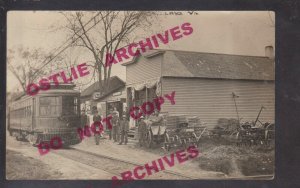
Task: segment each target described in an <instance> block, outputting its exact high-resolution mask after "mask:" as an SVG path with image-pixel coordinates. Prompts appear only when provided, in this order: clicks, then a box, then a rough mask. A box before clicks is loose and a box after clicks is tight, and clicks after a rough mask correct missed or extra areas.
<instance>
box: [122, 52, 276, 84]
mask: <svg viewBox="0 0 300 188" xmlns="http://www.w3.org/2000/svg"><path fill="white" fill-rule="evenodd" d="M159 51H163V52H164V53H156V54H155V55H162V54H163V56H164V57H163V69H162V76H165V77H168V76H170V77H199V78H223V79H246V80H274V78H275V65H274V60H272V59H269V58H268V57H259V56H244V55H229V54H216V53H203V52H186V51H175V50H159ZM151 57H152V56H144V58H149V59H151ZM137 61H138V58H136V59H135V60H133V61H131V62H129V63H127V64H125V66H126V65H127V66H128V65H130V64H133V63H136V62H137Z"/></svg>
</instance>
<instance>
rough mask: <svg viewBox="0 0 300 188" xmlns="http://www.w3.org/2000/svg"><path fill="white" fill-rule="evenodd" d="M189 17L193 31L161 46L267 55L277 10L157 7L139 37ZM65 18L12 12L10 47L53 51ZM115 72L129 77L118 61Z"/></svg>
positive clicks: (11, 82) (11, 81) (62, 36)
mask: <svg viewBox="0 0 300 188" xmlns="http://www.w3.org/2000/svg"><path fill="white" fill-rule="evenodd" d="M177 12H178V11H177ZM185 22H189V23H191V25H192V27H193V30H194V31H193V33H192V34H191V35H189V36H187V37H183V38H181V39H180V40H176V41H172V42H169V43H168V45H160V47H159V49H174V50H183V51H194V52H209V53H222V54H235V55H249V56H265V46H270V45H271V46H273V47H275V14H274V12H271V11H194V12H193V13H192V12H186V11H185V12H181V15H171V14H170V12H169V11H167V12H159V16H158V19H157V21H156V22H155V23H153V26H152V28H151V29H149V32H148V33H136V35H137V39H138V40H137V41H139V40H140V39H143V38H145V37H147V36H152V35H153V34H157V33H160V32H161V31H164V30H168V29H170V28H173V27H175V26H179V25H181V24H183V23H185ZM63 23H64V17H63V16H62V14H60V13H59V12H58V11H9V12H8V15H7V49H15V48H18V47H19V46H23V47H28V48H30V49H35V48H41V49H43V50H45V51H49V52H50V51H52V50H53V49H55V48H57V47H59V46H60V45H61V44H63V43H64V42H65V41H66V40H67V35H66V32H65V31H63V30H59V31H55V30H54V27H55V26H56V25H58V24H62V25H63ZM150 32H152V33H150ZM76 55H77V56H78V60H79V62H85V61H90V60H93V58H92V56H91V55H90V54H89V53H86V52H84V51H82V52H81V53H77V54H76ZM53 63H57V62H55V61H53ZM112 75H117V76H119V77H120V78H121V79H123V80H124V81H126V72H125V67H124V66H121V63H119V64H116V65H114V66H113V68H112ZM86 79H87V82H89V81H90V78H88V77H87V78H86ZM90 83H92V82H90ZM17 88H20V86H19V84H18V81H17V79H16V78H15V77H14V75H12V73H11V72H10V71H7V91H15V90H17Z"/></svg>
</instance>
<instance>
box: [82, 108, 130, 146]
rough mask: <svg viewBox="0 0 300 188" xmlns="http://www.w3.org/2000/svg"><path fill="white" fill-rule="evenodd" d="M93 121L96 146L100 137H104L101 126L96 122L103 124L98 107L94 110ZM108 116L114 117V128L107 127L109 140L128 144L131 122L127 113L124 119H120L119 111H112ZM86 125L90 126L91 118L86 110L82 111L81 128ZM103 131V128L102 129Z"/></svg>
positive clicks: (112, 120) (124, 114)
mask: <svg viewBox="0 0 300 188" xmlns="http://www.w3.org/2000/svg"><path fill="white" fill-rule="evenodd" d="M92 114H93V117H92V121H93V123H94V125H95V126H94V127H95V129H96V131H95V132H94V137H95V142H96V145H99V141H100V137H101V136H103V132H102V131H99V130H101V127H99V125H101V124H100V123H99V124H96V123H95V122H101V120H102V118H101V116H100V115H99V113H98V110H97V107H93V108H92ZM108 116H112V119H111V125H112V127H106V129H108V134H109V139H110V140H111V139H113V140H114V142H117V143H118V144H119V145H121V144H123V143H124V144H127V143H128V131H129V121H128V120H127V116H126V113H123V115H122V117H119V116H120V114H119V112H118V111H117V110H113V109H111V110H110V114H109V115H108ZM86 125H90V121H89V117H88V116H87V115H86V114H85V110H84V109H83V110H82V111H81V126H82V127H85V126H86ZM102 129H103V127H102Z"/></svg>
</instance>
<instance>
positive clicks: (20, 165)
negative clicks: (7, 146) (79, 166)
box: [6, 150, 62, 180]
mask: <svg viewBox="0 0 300 188" xmlns="http://www.w3.org/2000/svg"><path fill="white" fill-rule="evenodd" d="M61 175H62V174H61V173H60V172H58V171H54V170H51V168H50V166H49V165H47V164H44V163H42V162H40V161H39V160H37V159H34V158H32V157H25V156H24V155H22V154H21V153H19V152H15V151H11V150H7V152H6V178H7V179H8V180H29V179H59V178H60V177H61Z"/></svg>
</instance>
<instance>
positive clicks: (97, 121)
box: [92, 109, 103, 145]
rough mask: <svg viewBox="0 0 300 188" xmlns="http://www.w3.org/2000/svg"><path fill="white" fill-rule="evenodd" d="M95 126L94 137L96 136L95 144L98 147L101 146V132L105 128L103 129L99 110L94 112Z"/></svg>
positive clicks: (93, 127)
mask: <svg viewBox="0 0 300 188" xmlns="http://www.w3.org/2000/svg"><path fill="white" fill-rule="evenodd" d="M93 114H94V115H93V126H92V129H94V130H93V132H94V136H95V142H96V145H99V141H100V134H101V131H102V130H103V127H101V125H102V124H101V116H100V115H99V114H98V110H97V109H96V110H94V111H93Z"/></svg>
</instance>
